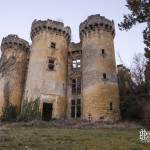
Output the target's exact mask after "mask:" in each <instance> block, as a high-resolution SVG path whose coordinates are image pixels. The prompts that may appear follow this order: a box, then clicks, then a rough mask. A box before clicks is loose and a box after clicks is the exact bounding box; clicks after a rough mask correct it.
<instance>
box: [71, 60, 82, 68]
mask: <svg viewBox="0 0 150 150" xmlns="http://www.w3.org/2000/svg"><path fill="white" fill-rule="evenodd" d="M79 68H81V59H80V58H77V59H73V60H72V69H79Z"/></svg>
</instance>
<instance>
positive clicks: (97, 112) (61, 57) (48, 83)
mask: <svg viewBox="0 0 150 150" xmlns="http://www.w3.org/2000/svg"><path fill="white" fill-rule="evenodd" d="M79 33H80V43H71V29H70V27H68V26H67V27H65V26H64V24H63V23H62V22H58V21H53V20H49V19H48V20H45V21H41V20H34V21H33V23H32V28H31V40H32V44H31V45H29V43H28V42H27V41H25V40H23V39H21V38H19V37H18V36H17V35H8V36H7V37H5V38H3V40H2V43H1V51H2V56H1V60H0V114H2V107H3V106H4V104H5V102H7V101H9V102H10V103H11V104H12V105H14V106H16V107H17V110H18V112H20V111H21V106H22V103H23V101H24V100H27V101H34V100H35V99H36V98H39V99H40V108H39V109H40V111H41V113H42V116H43V118H44V120H50V119H51V118H57V119H59V118H68V119H71V118H75V119H77V118H79V119H86V120H88V119H89V118H90V119H91V120H93V121H99V120H105V121H117V120H119V118H120V112H119V92H118V81H117V74H116V62H115V54H114V42H113V39H114V36H115V27H114V22H113V21H110V20H108V19H106V18H105V17H103V16H100V15H99V14H97V15H91V16H89V17H88V18H87V19H86V20H85V21H84V22H82V23H81V24H80V27H79Z"/></svg>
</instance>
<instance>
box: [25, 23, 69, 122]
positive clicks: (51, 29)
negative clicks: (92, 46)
mask: <svg viewBox="0 0 150 150" xmlns="http://www.w3.org/2000/svg"><path fill="white" fill-rule="evenodd" d="M70 35H71V30H70V28H69V27H65V26H64V24H63V23H61V22H57V21H53V20H46V21H41V20H39V21H37V20H35V21H34V22H33V23H32V29H31V39H32V47H31V54H30V61H29V68H28V75H27V81H26V89H25V97H24V99H28V101H31V100H35V99H36V98H38V97H39V98H40V102H41V107H40V108H41V111H42V114H43V119H44V120H49V119H51V118H52V117H53V118H60V117H64V116H65V113H66V102H67V100H66V81H67V53H68V45H69V42H70Z"/></svg>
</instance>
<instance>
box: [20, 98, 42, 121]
mask: <svg viewBox="0 0 150 150" xmlns="http://www.w3.org/2000/svg"><path fill="white" fill-rule="evenodd" d="M39 106H40V99H39V98H37V99H35V100H34V101H31V102H28V100H25V101H24V103H23V106H22V110H21V113H20V115H19V116H18V119H17V120H18V121H31V120H39V119H40V118H41V112H40V110H39Z"/></svg>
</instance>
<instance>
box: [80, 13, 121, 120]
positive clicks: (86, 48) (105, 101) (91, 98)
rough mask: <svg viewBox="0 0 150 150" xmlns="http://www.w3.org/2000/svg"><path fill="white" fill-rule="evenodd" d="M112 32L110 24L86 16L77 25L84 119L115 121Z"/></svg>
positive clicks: (116, 110) (116, 89)
mask: <svg viewBox="0 0 150 150" xmlns="http://www.w3.org/2000/svg"><path fill="white" fill-rule="evenodd" d="M114 30H115V29H114V23H113V21H109V20H108V19H106V18H105V17H102V16H100V15H92V16H89V17H88V19H87V20H85V21H84V22H82V23H81V24H80V38H81V43H82V75H83V93H82V94H83V118H84V119H89V117H90V118H92V119H93V120H110V121H114V120H118V119H119V95H118V83H117V76H116V63H115V54H114V43H113V38H114V35H115V31H114ZM110 105H111V106H110ZM110 107H111V108H110ZM111 109H112V110H111Z"/></svg>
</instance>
